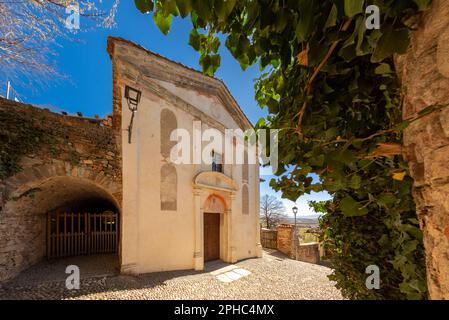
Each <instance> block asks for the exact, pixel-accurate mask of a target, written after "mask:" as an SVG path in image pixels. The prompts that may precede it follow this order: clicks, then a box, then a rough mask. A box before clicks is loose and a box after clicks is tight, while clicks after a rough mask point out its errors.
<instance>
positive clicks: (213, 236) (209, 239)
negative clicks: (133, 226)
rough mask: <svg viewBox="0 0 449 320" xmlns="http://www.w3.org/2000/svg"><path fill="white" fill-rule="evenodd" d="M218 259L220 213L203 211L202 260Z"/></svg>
mask: <svg viewBox="0 0 449 320" xmlns="http://www.w3.org/2000/svg"><path fill="white" fill-rule="evenodd" d="M217 259H220V214H219V213H204V261H211V260H217Z"/></svg>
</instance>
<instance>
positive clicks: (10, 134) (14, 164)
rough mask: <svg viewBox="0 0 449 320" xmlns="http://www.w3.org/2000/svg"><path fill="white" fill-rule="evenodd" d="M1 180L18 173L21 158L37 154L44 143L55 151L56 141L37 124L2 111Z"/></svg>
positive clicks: (0, 133)
mask: <svg viewBox="0 0 449 320" xmlns="http://www.w3.org/2000/svg"><path fill="white" fill-rule="evenodd" d="M0 123H2V124H3V125H2V126H1V127H0V180H3V179H6V178H7V177H9V176H12V175H14V174H15V173H18V172H19V171H20V170H21V167H20V165H19V161H20V158H21V157H22V156H23V155H25V154H29V153H33V152H37V151H38V150H39V148H40V146H41V144H42V143H44V144H46V145H48V147H49V151H50V152H56V151H52V150H53V144H54V142H55V139H53V137H51V136H50V135H48V134H47V133H45V132H44V131H43V130H41V129H40V128H39V126H37V125H36V124H35V123H32V122H30V121H26V120H24V119H23V118H20V117H12V116H11V114H10V113H8V112H6V111H4V110H2V109H0Z"/></svg>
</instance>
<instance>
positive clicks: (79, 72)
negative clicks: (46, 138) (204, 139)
mask: <svg viewBox="0 0 449 320" xmlns="http://www.w3.org/2000/svg"><path fill="white" fill-rule="evenodd" d="M116 22H117V24H116V27H114V28H112V29H104V28H92V29H89V30H83V20H81V25H80V28H81V30H80V31H79V32H78V33H76V34H75V35H73V36H72V40H67V39H60V40H59V41H58V44H59V46H57V47H56V48H55V51H56V52H57V56H56V57H55V61H54V62H55V63H56V64H57V66H58V70H59V71H60V72H61V73H62V74H64V75H65V76H66V77H67V79H62V80H57V81H50V82H48V83H47V84H46V85H45V86H43V87H38V86H35V87H33V86H20V85H19V84H15V83H13V87H14V89H15V90H16V91H17V92H18V93H19V95H20V97H21V100H23V101H24V102H27V103H32V104H37V105H46V106H53V107H54V109H55V110H61V109H62V110H65V111H67V112H69V113H75V112H77V111H80V112H82V113H83V115H86V116H93V115H94V114H98V115H100V116H105V115H107V114H108V113H110V112H111V107H112V70H111V62H110V59H109V56H108V54H107V52H106V39H107V36H108V35H112V36H119V37H123V38H126V39H128V40H131V41H134V42H136V43H138V44H140V45H142V46H144V47H145V48H147V49H149V50H152V51H154V52H157V53H159V54H161V55H163V56H165V57H167V58H169V59H172V60H174V61H177V62H181V63H183V64H184V65H187V66H189V67H192V68H195V69H200V67H199V64H198V58H199V55H198V53H197V52H196V51H195V50H194V49H193V48H192V47H190V46H189V45H188V40H189V32H190V29H191V25H190V21H189V20H186V19H185V20H182V19H181V18H176V19H174V20H173V24H172V27H171V30H170V33H169V34H168V35H167V36H165V35H163V34H162V33H161V32H160V31H159V29H157V27H156V26H155V24H154V23H153V20H152V17H151V15H143V14H141V13H140V12H138V11H137V9H136V8H135V7H134V1H121V3H120V6H119V9H118V12H117V16H116ZM221 56H222V60H221V61H222V62H221V67H220V68H219V70H218V72H217V73H216V77H218V78H220V79H222V80H223V81H224V82H225V84H226V85H227V87H228V88H229V90H230V91H231V93H232V94H233V96H234V97H235V98H236V100H237V101H238V103H239V104H240V106H241V108H242V109H243V111H244V112H245V113H246V115H247V116H248V118H249V119H250V120H251V121H252V122H253V123H255V122H257V120H258V119H259V118H260V117H264V116H265V115H266V114H267V112H266V110H262V109H261V108H259V107H258V106H257V103H256V102H255V100H254V81H255V79H256V78H257V77H258V76H259V74H260V71H259V67H258V66H257V65H255V66H252V67H250V68H248V69H247V70H246V71H242V69H241V68H240V66H239V64H238V63H237V62H236V61H235V60H234V58H233V57H232V56H231V55H230V54H229V52H228V51H227V49H226V48H225V47H224V44H223V45H222V48H221ZM264 173H266V171H265V170H262V172H261V175H264ZM263 178H265V179H266V182H265V183H262V184H261V190H260V194H261V195H264V194H273V195H274V194H275V193H274V191H273V190H271V188H270V187H269V186H268V182H269V180H270V178H271V177H270V176H265V175H264V176H263ZM277 196H279V197H280V194H277ZM327 198H328V195H327V194H324V193H320V194H314V195H311V196H305V197H302V198H301V199H300V200H298V203H297V206H298V207H299V214H300V215H301V216H302V215H309V214H313V212H312V211H310V209H309V208H308V205H307V200H322V199H327ZM284 204H285V206H286V208H287V213H291V207H293V205H294V203H293V202H291V201H288V200H285V201H284Z"/></svg>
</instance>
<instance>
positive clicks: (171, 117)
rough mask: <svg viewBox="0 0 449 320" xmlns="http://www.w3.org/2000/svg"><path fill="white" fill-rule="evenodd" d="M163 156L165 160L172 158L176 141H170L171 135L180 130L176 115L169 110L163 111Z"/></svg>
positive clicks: (161, 123)
mask: <svg viewBox="0 0 449 320" xmlns="http://www.w3.org/2000/svg"><path fill="white" fill-rule="evenodd" d="M160 126H161V155H162V157H163V158H164V159H167V158H169V157H170V151H171V149H172V148H173V147H174V146H175V145H176V141H170V135H171V133H172V132H173V131H174V130H176V129H177V128H178V121H177V120H176V116H175V114H174V113H173V112H172V111H170V110H168V109H163V110H162V111H161V121H160Z"/></svg>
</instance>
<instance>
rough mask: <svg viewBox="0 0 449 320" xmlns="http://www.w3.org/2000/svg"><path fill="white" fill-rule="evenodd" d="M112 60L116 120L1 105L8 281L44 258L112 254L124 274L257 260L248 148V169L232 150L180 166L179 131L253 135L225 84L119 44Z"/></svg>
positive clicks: (2, 233)
mask: <svg viewBox="0 0 449 320" xmlns="http://www.w3.org/2000/svg"><path fill="white" fill-rule="evenodd" d="M107 51H108V53H109V56H110V58H111V61H112V70H113V72H112V74H113V110H112V111H113V112H112V116H109V117H108V118H107V119H99V118H98V117H95V118H87V117H83V116H82V114H78V116H71V115H67V114H66V113H65V112H63V113H61V114H59V113H54V112H50V111H49V110H46V109H39V108H36V107H34V106H31V105H26V104H22V103H18V102H13V101H10V100H6V99H3V98H0V121H1V123H2V127H3V129H4V130H3V131H2V132H0V133H1V134H3V135H6V136H7V139H6V140H7V141H8V142H7V143H6V144H4V145H2V146H1V148H2V149H1V150H0V151H2V152H3V151H4V152H8V153H13V154H12V155H11V161H12V162H13V165H11V166H8V167H5V168H2V169H1V170H0V282H1V281H5V280H8V279H11V278H12V277H14V276H16V275H17V274H18V273H20V272H21V271H22V270H24V269H26V268H28V267H29V266H31V265H33V264H35V263H37V262H39V261H41V260H43V259H46V258H48V259H57V258H62V257H67V256H77V255H86V254H102V253H109V254H110V253H115V254H116V255H117V260H118V265H119V269H120V272H121V273H125V274H139V273H146V272H156V271H168V270H180V269H195V270H203V269H204V264H205V262H207V261H210V260H216V259H221V260H223V261H225V262H230V263H233V262H236V261H238V260H241V259H245V258H250V257H260V256H261V253H262V248H261V245H260V229H259V166H258V165H256V164H250V163H248V151H249V150H247V149H244V162H243V163H242V164H237V163H227V162H226V161H223V160H224V159H225V158H226V155H225V154H223V150H219V152H218V151H216V150H212V152H211V159H212V162H211V163H210V162H207V161H203V159H201V161H200V162H195V161H194V162H192V163H181V164H176V163H174V162H173V161H172V157H171V155H172V154H171V153H172V152H173V148H174V146H175V145H176V144H177V142H176V141H173V139H170V135H171V134H172V132H173V131H174V130H176V129H183V130H184V131H183V132H184V133H188V134H189V135H190V136H191V137H195V135H196V132H195V130H194V128H196V129H199V132H200V133H201V134H204V133H205V132H207V130H209V129H215V130H216V131H218V132H221V133H223V134H224V133H225V130H226V129H241V130H243V131H244V130H247V129H251V128H252V125H251V123H250V121H249V120H248V119H247V118H246V116H245V114H244V113H243V112H242V110H241V109H240V107H239V106H238V104H237V102H236V101H235V100H234V98H233V97H232V95H231V94H230V93H229V91H228V89H227V88H226V86H225V85H224V83H223V82H222V81H220V80H217V79H215V78H212V77H209V76H206V75H203V74H202V73H201V72H198V71H196V70H193V69H190V68H187V67H185V66H183V65H181V64H179V63H176V62H173V61H171V60H168V59H166V58H164V57H162V56H159V55H157V54H155V53H152V52H150V51H148V50H146V49H144V48H143V47H141V46H139V45H137V44H134V43H132V42H130V41H127V40H124V39H121V38H112V37H110V38H109V39H108V44H107ZM17 128H21V129H20V130H18V129H17ZM27 137H28V138H29V139H28V140H30V139H31V141H32V142H30V143H28V142H27ZM30 137H32V138H30ZM233 143H234V144H235V140H233ZM203 144H204V142H201V145H200V149H202V148H204V145H203ZM195 148H198V146H193V147H192V150H190V151H191V152H192V154H193V153H194V152H195V150H196V149H195ZM245 148H246V146H245ZM224 150H225V151H224V152H226V149H224Z"/></svg>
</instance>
